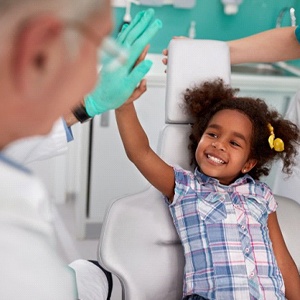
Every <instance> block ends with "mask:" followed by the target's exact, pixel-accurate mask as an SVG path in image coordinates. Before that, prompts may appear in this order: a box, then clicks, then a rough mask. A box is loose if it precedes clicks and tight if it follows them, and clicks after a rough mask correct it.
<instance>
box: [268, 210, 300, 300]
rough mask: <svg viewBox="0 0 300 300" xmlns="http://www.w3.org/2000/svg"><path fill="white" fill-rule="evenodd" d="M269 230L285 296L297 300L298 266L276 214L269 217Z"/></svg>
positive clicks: (298, 287) (298, 290)
mask: <svg viewBox="0 0 300 300" xmlns="http://www.w3.org/2000/svg"><path fill="white" fill-rule="evenodd" d="M268 228H269V233H270V238H271V241H272V244H273V249H274V253H275V257H276V260H277V263H278V266H279V269H280V271H281V273H282V276H283V280H284V284H285V296H286V298H287V299H288V300H297V299H299V295H300V276H299V273H298V270H297V266H296V264H295V262H294V260H293V259H292V257H291V255H290V253H289V251H288V249H287V247H286V244H285V242H284V239H283V236H282V233H281V230H280V227H279V224H278V220H277V215H276V212H274V213H271V214H270V215H269V219H268Z"/></svg>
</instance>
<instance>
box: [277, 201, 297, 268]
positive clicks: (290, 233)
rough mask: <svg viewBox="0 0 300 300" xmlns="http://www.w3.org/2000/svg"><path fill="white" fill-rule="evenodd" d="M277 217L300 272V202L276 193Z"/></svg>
mask: <svg viewBox="0 0 300 300" xmlns="http://www.w3.org/2000/svg"><path fill="white" fill-rule="evenodd" d="M275 199H276V201H277V203H278V208H277V217H278V222H279V225H280V228H281V231H282V234H283V237H284V240H285V243H286V245H287V247H288V249H289V252H290V254H291V255H292V257H293V259H294V261H295V263H296V265H297V267H298V270H299V273H300V234H299V230H300V204H299V203H298V202H296V201H294V200H292V199H290V198H287V197H283V196H278V195H275Z"/></svg>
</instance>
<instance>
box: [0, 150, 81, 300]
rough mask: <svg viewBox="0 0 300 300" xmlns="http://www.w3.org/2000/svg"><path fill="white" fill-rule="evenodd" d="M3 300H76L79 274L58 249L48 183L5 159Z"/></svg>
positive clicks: (1, 168)
mask: <svg viewBox="0 0 300 300" xmlns="http://www.w3.org/2000/svg"><path fill="white" fill-rule="evenodd" d="M0 190H1V196H0V253H1V255H0V257H1V267H0V274H1V275H0V278H1V280H0V299H9V300H17V299H24V300H25V299H26V300H27V299H28V300H32V299H43V300H74V299H76V296H75V295H76V294H75V293H76V287H75V280H74V274H72V272H71V271H70V270H69V269H68V267H67V266H66V264H65V263H64V262H63V261H62V260H61V259H60V257H59V256H58V254H57V252H56V249H55V235H54V231H53V226H52V213H51V208H50V206H49V202H48V199H47V195H46V193H45V189H44V187H43V185H42V183H41V182H40V181H39V180H38V179H37V178H36V177H35V176H34V175H33V174H31V173H30V172H28V171H26V170H25V169H22V167H21V166H19V165H17V164H15V163H13V162H11V161H8V160H6V158H5V157H3V156H0Z"/></svg>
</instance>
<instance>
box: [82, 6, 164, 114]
mask: <svg viewBox="0 0 300 300" xmlns="http://www.w3.org/2000/svg"><path fill="white" fill-rule="evenodd" d="M153 19H154V10H153V9H148V10H146V11H142V12H140V13H138V14H137V15H136V17H135V18H134V19H133V20H132V22H131V23H130V25H128V26H123V29H122V31H121V32H120V33H119V35H118V37H117V40H116V41H117V43H118V44H119V45H120V46H122V47H123V48H125V49H127V50H128V53H129V57H128V59H127V61H126V63H125V64H124V65H122V66H120V67H118V68H116V69H115V70H113V71H111V70H110V69H108V68H106V67H105V65H104V66H103V68H102V70H101V73H100V77H99V79H98V83H97V86H96V88H95V90H94V91H93V92H91V93H90V94H89V95H87V96H86V97H85V108H86V111H87V113H88V115H89V116H91V117H94V116H95V115H98V114H101V113H103V112H105V111H108V110H110V109H115V108H118V107H119V106H121V105H122V104H123V103H124V102H125V101H126V100H127V99H128V98H129V96H130V95H131V94H132V92H133V91H134V89H135V88H136V87H137V85H138V83H139V82H140V81H141V80H142V79H143V77H144V76H145V75H146V74H147V72H148V71H149V70H150V68H151V66H152V62H151V61H150V60H144V61H142V62H140V63H139V64H138V65H136V66H134V64H135V62H136V60H137V59H138V58H139V56H140V55H141V53H142V51H143V50H144V48H145V47H146V45H147V44H149V42H150V40H151V39H152V38H153V37H154V36H155V34H156V33H157V32H158V30H159V29H160V28H161V27H162V23H161V21H160V20H158V19H156V20H153Z"/></svg>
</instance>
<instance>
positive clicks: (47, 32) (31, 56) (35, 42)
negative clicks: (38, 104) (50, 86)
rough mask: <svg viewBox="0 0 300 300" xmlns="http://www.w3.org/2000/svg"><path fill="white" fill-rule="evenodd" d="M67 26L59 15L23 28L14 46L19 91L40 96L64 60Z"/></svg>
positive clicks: (30, 23)
mask: <svg viewBox="0 0 300 300" xmlns="http://www.w3.org/2000/svg"><path fill="white" fill-rule="evenodd" d="M62 32H63V23H62V21H60V20H59V19H57V18H56V17H55V16H51V15H49V16H41V17H38V18H35V19H33V20H31V21H29V22H27V23H26V24H25V26H24V27H23V28H21V29H20V31H19V34H18V35H17V38H16V44H15V46H14V51H15V53H14V58H13V69H14V75H15V79H16V85H17V86H16V88H18V89H21V91H22V92H23V93H25V94H24V95H27V96H29V97H30V98H31V97H34V96H36V97H38V94H39V90H40V91H43V90H44V88H45V87H46V86H45V85H47V83H48V81H49V80H51V76H55V72H56V71H57V68H61V65H60V62H61V60H62V59H63V46H62V45H63V44H62V42H63V39H62Z"/></svg>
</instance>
